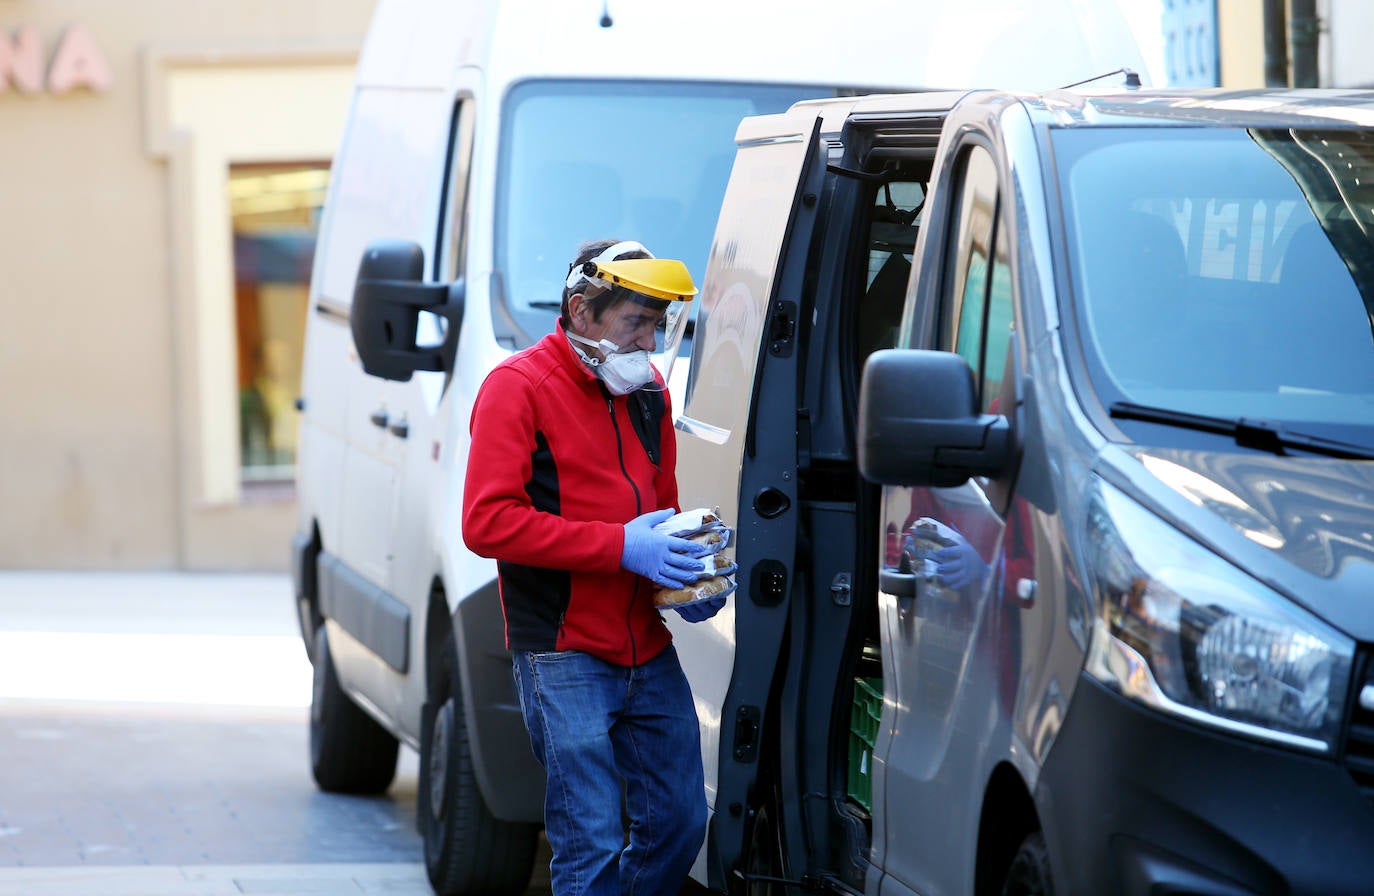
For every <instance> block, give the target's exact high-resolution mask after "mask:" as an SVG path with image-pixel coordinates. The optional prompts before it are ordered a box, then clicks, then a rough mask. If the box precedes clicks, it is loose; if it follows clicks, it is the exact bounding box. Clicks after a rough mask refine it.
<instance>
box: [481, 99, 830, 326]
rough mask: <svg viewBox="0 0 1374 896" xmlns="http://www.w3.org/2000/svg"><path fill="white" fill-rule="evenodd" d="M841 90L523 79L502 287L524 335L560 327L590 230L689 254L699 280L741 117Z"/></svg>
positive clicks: (501, 225)
mask: <svg viewBox="0 0 1374 896" xmlns="http://www.w3.org/2000/svg"><path fill="white" fill-rule="evenodd" d="M844 92H845V93H854V92H857V91H844ZM836 95H838V92H837V90H836V89H835V88H834V87H815V86H812V87H807V86H800V85H793V86H776V85H759V84H716V83H692V82H681V81H679V82H652V81H566V80H562V81H524V82H521V83H520V84H517V85H516V86H515V87H513V88H512V89H511V90H510V92H509V94H508V95H507V97H506V102H505V107H504V111H503V114H502V134H501V137H502V139H501V147H502V150H501V152H502V155H501V161H500V170H499V174H498V182H497V198H496V246H495V249H496V270H497V272H498V273H499V275H500V286H501V294H502V296H501V297H502V298H503V299H504V301H505V302H506V305H507V307H508V309H509V311H510V312H511V314H512V316H513V317H514V318H515V320H516V322H517V323H518V325H519V326H520V328H521V329H523V330H524V334H523V338H517V339H516V341H517V342H525V341H527V340H530V339H538V338H539V337H540V336H542V335H544V334H545V333H548V332H549V331H550V330H551V329H552V328H553V322H554V320H555V319H556V318H557V316H558V311H557V304H558V302H559V300H560V299H561V298H562V290H563V283H564V280H565V279H566V277H567V274H568V265H569V263H570V262H571V261H572V259H573V257H574V255H575V254H576V252H577V248H578V246H579V245H580V244H581V243H582V242H583V241H584V240H588V239H599V238H608V239H609V238H619V239H633V240H638V241H640V242H642V243H643V244H644V245H645V246H647V247H648V248H649V250H650V251H651V252H653V253H654V254H655V255H657V256H659V257H660V258H680V259H682V260H683V261H684V262H685V263H686V264H687V267H688V269H689V270H690V271H691V272H692V278H693V280H694V281H695V282H696V283H697V284H698V286H700V284H701V279H702V277H703V275H704V274H705V273H706V254H707V251H708V250H709V249H710V246H711V237H712V234H713V233H714V231H715V227H716V216H717V213H718V212H719V210H720V203H721V198H722V197H723V196H724V194H725V184H726V181H727V180H728V179H729V177H730V167H731V165H732V164H733V162H734V158H735V130H736V128H737V127H738V126H739V122H740V119H741V118H743V117H745V116H747V115H759V114H766V113H772V112H781V111H784V110H786V109H787V108H788V107H789V106H791V105H792V104H793V103H794V102H796V101H798V100H802V99H808V98H815V97H828V96H836ZM540 305H543V306H544V307H540ZM550 305H551V306H552V307H551V308H550V307H549V306H550Z"/></svg>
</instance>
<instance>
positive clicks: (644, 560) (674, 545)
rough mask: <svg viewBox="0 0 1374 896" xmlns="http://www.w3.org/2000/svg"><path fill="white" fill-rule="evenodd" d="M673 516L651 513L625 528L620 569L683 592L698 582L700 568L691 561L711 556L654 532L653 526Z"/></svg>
mask: <svg viewBox="0 0 1374 896" xmlns="http://www.w3.org/2000/svg"><path fill="white" fill-rule="evenodd" d="M673 513H674V511H673V509H672V508H671V507H670V508H667V509H665V510H654V511H651V512H649V513H646V514H644V515H643V516H637V517H635V518H634V519H632V520H630V521H629V522H628V523H626V524H625V547H624V548H623V549H621V551H620V565H621V567H623V568H624V569H628V570H629V571H630V572H632V573H635V574H636V575H641V576H643V577H644V578H646V579H648V580H650V581H651V582H653V583H655V584H657V585H662V586H663V587H664V588H685V587H686V586H687V585H689V584H691V583H692V582H695V581H696V580H697V573H699V572H701V564H700V563H693V562H692V558H694V557H700V556H702V555H703V554H707V553H709V552H710V550H711V549H710V548H708V547H707V546H706V545H704V544H697V543H696V542H695V541H688V540H687V539H685V538H678V537H676V536H673V535H665V534H663V533H662V532H655V531H654V526H655V525H657V524H658V523H661V522H663V521H664V520H666V519H667V518H668V517H670V516H672V515H673Z"/></svg>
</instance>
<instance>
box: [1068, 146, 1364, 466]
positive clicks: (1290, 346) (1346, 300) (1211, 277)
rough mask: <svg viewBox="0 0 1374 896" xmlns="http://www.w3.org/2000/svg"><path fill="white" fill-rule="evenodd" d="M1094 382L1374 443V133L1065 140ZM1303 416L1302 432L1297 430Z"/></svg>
mask: <svg viewBox="0 0 1374 896" xmlns="http://www.w3.org/2000/svg"><path fill="white" fill-rule="evenodd" d="M1051 139H1052V141H1053V144H1054V150H1055V153H1054V154H1055V160H1056V162H1055V163H1056V166H1057V169H1058V177H1059V185H1060V193H1061V196H1062V197H1063V200H1064V212H1065V215H1064V217H1065V225H1066V243H1067V249H1068V258H1069V263H1070V267H1071V275H1072V281H1073V288H1074V289H1073V294H1074V305H1075V307H1074V311H1073V313H1074V315H1075V318H1076V320H1077V323H1078V332H1079V334H1080V338H1081V341H1082V344H1083V350H1084V355H1085V357H1086V358H1087V361H1088V369H1089V372H1090V375H1091V377H1092V380H1093V388H1094V390H1095V391H1096V392H1097V394H1098V395H1099V397H1100V398H1101V399H1102V400H1103V403H1104V405H1107V406H1110V405H1111V404H1112V403H1114V402H1119V401H1124V402H1132V403H1135V404H1140V405H1147V406H1152V407H1156V408H1167V409H1171V410H1176V411H1185V412H1189V413H1193V414H1206V415H1212V416H1216V417H1224V418H1238V417H1249V418H1258V419H1262V420H1269V421H1274V422H1277V423H1281V424H1286V425H1291V426H1292V427H1293V428H1295V429H1297V428H1303V429H1305V430H1306V431H1313V432H1319V433H1321V434H1323V435H1326V436H1328V437H1331V438H1345V439H1348V440H1351V441H1357V442H1359V443H1361V444H1366V445H1368V444H1374V329H1371V314H1370V312H1371V308H1374V240H1372V239H1371V234H1374V137H1371V135H1370V133H1368V132H1366V131H1359V130H1354V129H1327V130H1304V129H1293V130H1289V129H1282V130H1279V129H1249V130H1246V129H1242V128H1205V129H1204V128H1178V129H1174V128H1153V129H1145V128H1113V129H1106V128H1103V129H1061V130H1056V131H1053V132H1052V134H1051ZM1299 424H1301V427H1299Z"/></svg>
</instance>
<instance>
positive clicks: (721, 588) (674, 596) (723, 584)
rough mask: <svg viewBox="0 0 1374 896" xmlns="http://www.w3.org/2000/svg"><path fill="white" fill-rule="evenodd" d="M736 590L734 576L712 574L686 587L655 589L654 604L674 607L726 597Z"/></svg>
mask: <svg viewBox="0 0 1374 896" xmlns="http://www.w3.org/2000/svg"><path fill="white" fill-rule="evenodd" d="M734 590H735V577H734V576H732V575H731V576H712V577H711V578H709V579H702V580H701V581H699V582H695V583H693V584H691V585H688V586H687V587H686V588H658V589H656V590H655V591H654V606H656V607H672V606H678V605H681V604H688V603H692V602H693V601H698V600H706V599H707V598H710V597H724V596H725V595H727V594H729V593H730V592H732V591H734Z"/></svg>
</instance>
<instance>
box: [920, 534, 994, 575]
mask: <svg viewBox="0 0 1374 896" xmlns="http://www.w3.org/2000/svg"><path fill="white" fill-rule="evenodd" d="M950 531H951V532H952V533H953V535H954V544H952V545H949V546H948V547H943V548H940V550H938V551H936V552H935V553H933V554H931V555H930V559H932V560H934V561H935V574H936V576H938V577H939V581H940V584H941V585H943V586H945V587H946V588H953V589H955V590H958V589H960V588H964V587H966V586H968V585H971V584H973V583H974V582H977V581H979V580H981V579H982V578H983V573H984V572H986V571H987V564H986V563H984V562H983V558H982V557H979V556H978V551H976V550H975V549H974V547H973V545H971V544H969V543H968V540H967V539H965V538H964V536H963V535H960V534H959V530H957V529H951V530H950Z"/></svg>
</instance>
